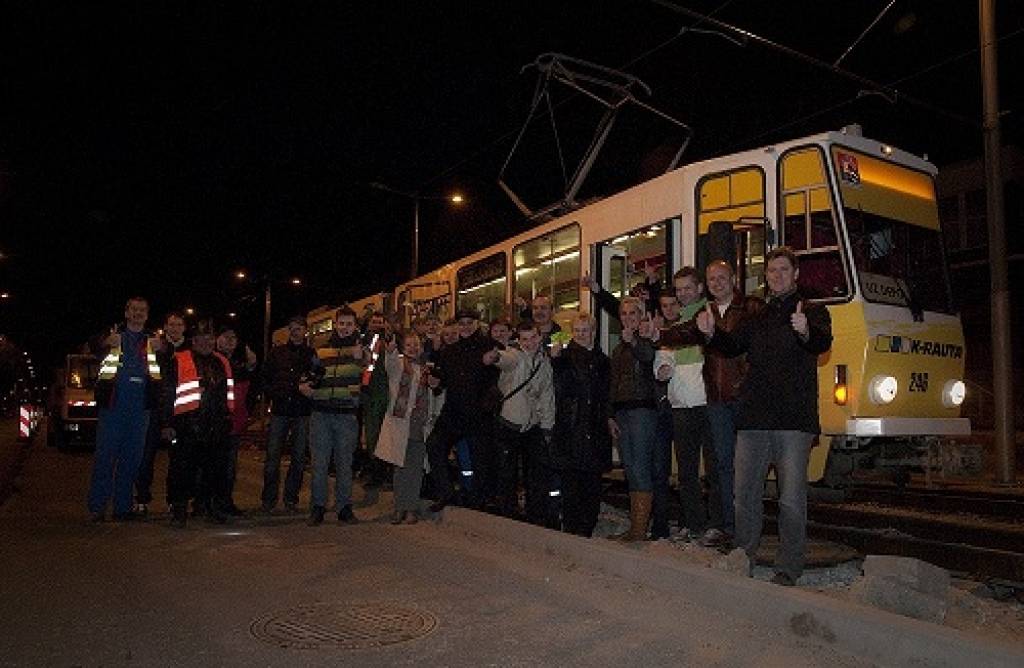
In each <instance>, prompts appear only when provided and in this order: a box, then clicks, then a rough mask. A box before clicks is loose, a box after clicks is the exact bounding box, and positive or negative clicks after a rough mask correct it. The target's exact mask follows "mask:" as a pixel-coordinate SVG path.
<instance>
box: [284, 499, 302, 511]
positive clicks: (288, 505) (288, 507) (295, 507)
mask: <svg viewBox="0 0 1024 668" xmlns="http://www.w3.org/2000/svg"><path fill="white" fill-rule="evenodd" d="M284 511H285V512H286V513H297V512H299V504H298V503H297V502H295V501H285V502H284Z"/></svg>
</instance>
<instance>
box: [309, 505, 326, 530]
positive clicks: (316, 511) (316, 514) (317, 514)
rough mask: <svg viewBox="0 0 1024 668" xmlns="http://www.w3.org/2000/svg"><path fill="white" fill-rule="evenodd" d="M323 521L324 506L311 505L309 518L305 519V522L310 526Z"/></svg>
mask: <svg viewBox="0 0 1024 668" xmlns="http://www.w3.org/2000/svg"><path fill="white" fill-rule="evenodd" d="M323 523H324V507H323V506H313V507H312V508H311V509H310V511H309V519H308V520H306V524H308V525H309V526H311V527H315V526H319V525H321V524H323Z"/></svg>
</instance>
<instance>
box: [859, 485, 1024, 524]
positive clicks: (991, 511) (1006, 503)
mask: <svg viewBox="0 0 1024 668" xmlns="http://www.w3.org/2000/svg"><path fill="white" fill-rule="evenodd" d="M846 500H847V501H851V502H860V503H876V504H879V505H882V506H893V507H900V508H913V509H918V510H924V511H929V512H942V513H969V514H972V515H980V516H983V517H991V518H1000V519H1006V520H1011V521H1017V522H1024V495H1022V494H1020V493H1013V492H1012V491H1010V490H1008V491H1005V492H1001V491H991V490H977V489H970V488H963V487H943V488H927V487H899V486H896V485H883V484H857V485H854V486H853V487H851V488H850V489H849V490H847V492H846Z"/></svg>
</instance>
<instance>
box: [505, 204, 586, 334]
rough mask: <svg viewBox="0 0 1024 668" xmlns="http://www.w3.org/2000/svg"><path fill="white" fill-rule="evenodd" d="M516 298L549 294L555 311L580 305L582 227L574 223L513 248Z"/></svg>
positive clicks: (527, 298)
mask: <svg viewBox="0 0 1024 668" xmlns="http://www.w3.org/2000/svg"><path fill="white" fill-rule="evenodd" d="M512 259H513V265H514V267H515V283H514V288H513V293H514V297H515V298H522V299H523V300H525V301H527V302H529V301H531V300H532V299H533V298H534V297H536V296H537V295H548V296H549V297H551V303H552V306H553V308H554V312H555V314H556V316H557V314H558V313H559V312H560V311H571V310H577V309H579V306H580V228H579V225H576V224H573V225H568V226H566V227H563V228H561V229H558V230H555V231H553V232H549V233H547V234H545V235H543V236H540V237H537V238H536V239H531V240H530V241H527V242H525V243H521V244H519V245H518V246H516V247H515V248H513V249H512Z"/></svg>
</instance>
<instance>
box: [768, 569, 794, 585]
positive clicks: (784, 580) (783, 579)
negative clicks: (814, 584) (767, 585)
mask: <svg viewBox="0 0 1024 668" xmlns="http://www.w3.org/2000/svg"><path fill="white" fill-rule="evenodd" d="M772 584H777V585H780V586H783V587H792V586H794V585H795V584H796V580H794V579H793V578H791V577H789V575H787V574H786V573H782V572H781V571H780V572H778V573H776V574H775V577H773V578H772Z"/></svg>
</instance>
